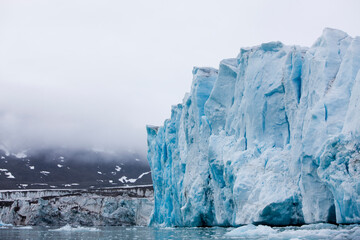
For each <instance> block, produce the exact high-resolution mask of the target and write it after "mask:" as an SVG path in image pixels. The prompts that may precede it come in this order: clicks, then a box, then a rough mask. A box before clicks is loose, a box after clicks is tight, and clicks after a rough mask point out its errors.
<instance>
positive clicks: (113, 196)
mask: <svg viewBox="0 0 360 240" xmlns="http://www.w3.org/2000/svg"><path fill="white" fill-rule="evenodd" d="M152 209H153V190H152V188H151V187H150V186H146V185H144V186H131V187H123V188H105V189H91V190H85V189H51V190H50V189H43V190H5V191H0V227H1V226H9V224H10V225H15V226H21V225H27V226H29V225H32V226H63V225H75V226H121V225H125V226H126V225H127V226H129V225H138V226H146V225H147V224H148V222H149V217H150V215H151V211H152ZM4 223H7V225H4Z"/></svg>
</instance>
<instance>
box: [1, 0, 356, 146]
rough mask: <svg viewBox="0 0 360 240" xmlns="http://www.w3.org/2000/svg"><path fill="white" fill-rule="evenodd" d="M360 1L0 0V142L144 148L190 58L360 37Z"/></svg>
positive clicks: (178, 94)
mask: <svg viewBox="0 0 360 240" xmlns="http://www.w3.org/2000/svg"><path fill="white" fill-rule="evenodd" d="M359 9H360V1H356V0H354V1H350V0H348V1H347V0H339V1H333V0H330V1H329V0H326V1H325V0H316V1H315V0H306V1H295V0H284V1H280V0H271V1H265V0H264V1H260V0H259V1H254V0H252V1H230V0H221V1H220V0H218V1H213V0H203V1H196V0H192V1H184V0H183V1H171V0H167V1H165V0H164V1H160V0H155V1H145V0H144V1H137V0H135V1H134V0H133V1H120V0H117V1H115V0H98V1H93V0H51V1H49V0H48V1H45V0H33V1H31V0H23V1H20V0H0V141H2V142H3V143H5V144H7V145H8V146H10V147H13V148H24V147H28V146H31V145H44V144H55V145H58V144H60V145H68V146H71V145H77V146H97V147H104V148H110V149H113V148H117V149H128V148H131V149H137V148H139V149H141V150H142V151H143V152H145V151H146V150H145V149H146V131H145V125H146V124H153V125H160V124H162V123H163V121H164V120H165V119H166V118H168V117H170V107H171V105H174V104H177V103H179V102H181V101H182V98H183V96H184V94H185V92H187V91H189V89H190V85H191V80H192V76H191V71H192V67H193V66H212V67H217V66H218V63H219V61H220V60H221V59H224V58H230V57H235V56H236V55H237V54H238V52H239V49H240V48H241V47H248V46H253V45H258V44H260V43H262V42H268V41H275V40H280V41H282V42H283V43H285V44H296V45H303V46H310V45H312V43H313V42H315V40H316V38H318V37H319V36H320V35H321V33H322V30H323V28H325V27H331V28H338V29H341V30H343V31H345V32H347V33H348V34H349V35H351V36H359V35H360V26H359V24H360V14H359Z"/></svg>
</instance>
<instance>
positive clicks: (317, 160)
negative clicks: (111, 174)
mask: <svg viewBox="0 0 360 240" xmlns="http://www.w3.org/2000/svg"><path fill="white" fill-rule="evenodd" d="M359 69H360V37H355V38H352V37H350V36H348V35H347V34H346V33H344V32H342V31H339V30H334V29H325V30H324V31H323V34H322V36H321V37H320V38H319V39H318V40H317V41H316V42H315V43H314V45H313V46H312V47H310V48H305V47H299V46H285V45H283V44H282V43H280V42H270V43H264V44H261V45H260V46H256V47H252V48H245V49H241V51H240V53H239V55H238V56H237V57H236V58H234V59H226V60H223V61H222V62H221V63H220V66H219V70H216V69H212V68H194V70H193V83H192V87H191V92H190V93H189V94H187V95H185V98H184V100H183V103H182V104H178V105H177V106H173V107H172V111H171V118H170V119H168V120H166V121H165V122H164V126H162V127H154V126H148V127H147V134H148V160H149V163H150V167H151V170H152V178H153V184H154V195H155V207H154V212H153V215H152V218H151V224H152V225H163V226H217V225H218V226H237V225H240V224H249V223H262V224H268V225H280V226H281V225H299V224H304V223H318V222H330V223H360V197H359V195H360V71H359Z"/></svg>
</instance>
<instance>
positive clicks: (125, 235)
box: [0, 224, 360, 240]
mask: <svg viewBox="0 0 360 240" xmlns="http://www.w3.org/2000/svg"><path fill="white" fill-rule="evenodd" d="M231 230H234V228H218V227H215V228H152V227H97V228H88V227H78V228H72V227H70V226H65V227H61V228H46V227H19V228H17V227H0V240H20V239H21V240H26V239H29V240H43V239H45V240H46V239H51V240H60V239H66V240H68V239H83V240H94V239H96V240H103V239H109V240H111V239H114V240H115V239H124V240H125V239H126V240H127V239H131V240H133V239H134V240H150V239H151V240H152V239H156V240H162V239H171V240H177V239H186V240H202V239H243V240H250V239H251V240H255V239H256V240H269V239H271V240H275V239H276V240H289V239H293V240H295V239H296V240H299V239H302V240H328V239H337V240H343V239H347V240H359V239H360V225H345V226H335V225H331V224H313V225H305V226H302V227H284V228H271V227H268V226H261V225H260V226H256V227H255V226H253V225H247V226H243V227H241V228H238V229H235V230H234V231H232V232H231V233H229V235H232V236H233V238H231V236H226V235H225V234H226V233H228V232H230V231H231Z"/></svg>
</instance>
